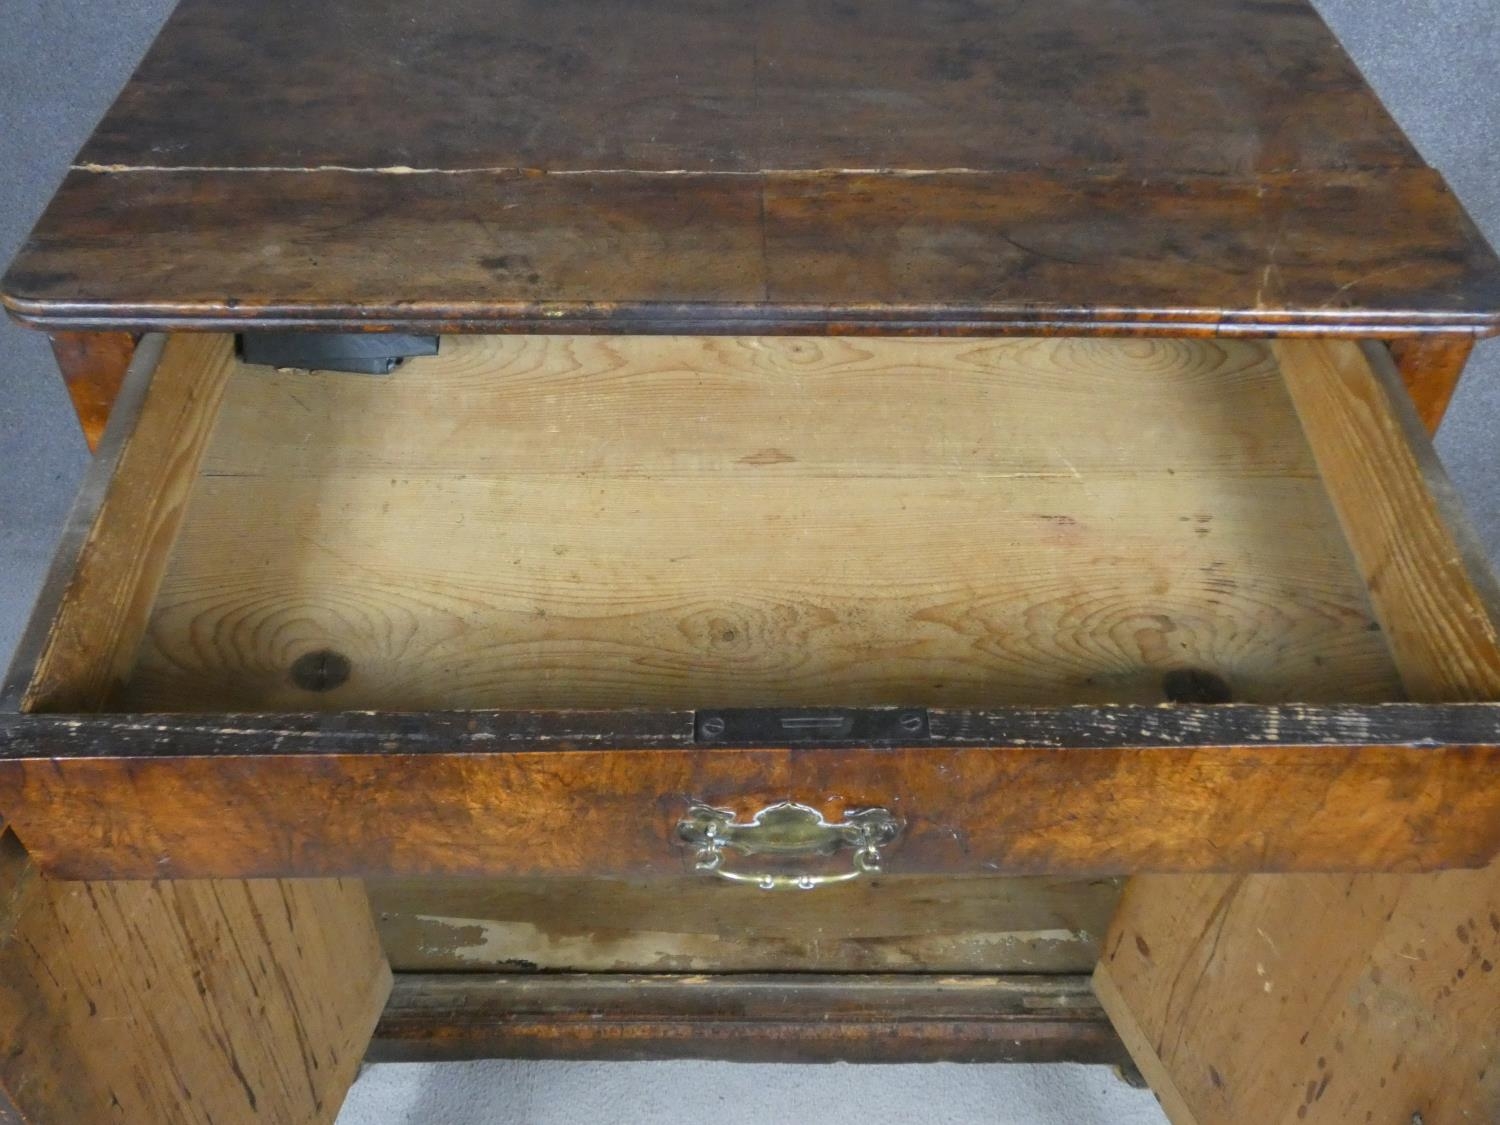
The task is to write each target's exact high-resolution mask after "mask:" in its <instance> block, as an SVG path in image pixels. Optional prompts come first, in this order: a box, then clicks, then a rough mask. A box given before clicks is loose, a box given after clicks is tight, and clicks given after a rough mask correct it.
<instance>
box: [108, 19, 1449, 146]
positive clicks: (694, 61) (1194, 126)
mask: <svg viewBox="0 0 1500 1125" xmlns="http://www.w3.org/2000/svg"><path fill="white" fill-rule="evenodd" d="M409 17H410V10H409V8H408V7H407V6H406V5H405V4H403V3H401V2H400V0H324V2H323V3H320V4H319V5H318V6H317V7H316V8H311V9H310V8H308V7H307V6H306V5H303V4H298V3H296V2H295V0H244V2H242V3H239V4H235V5H232V6H226V5H223V4H219V3H215V2H214V0H187V2H185V3H183V4H182V5H180V6H179V8H178V9H177V11H176V12H175V13H174V15H173V16H172V18H171V20H170V21H169V23H168V24H167V26H166V28H165V30H164V32H163V34H162V36H161V38H160V39H159V40H158V41H157V43H156V45H155V46H154V47H153V48H152V50H151V52H150V54H149V55H148V56H147V58H146V60H145V62H144V63H143V64H142V66H141V68H140V70H139V72H138V73H137V74H136V76H135V77H134V78H133V79H132V81H131V83H130V86H129V87H128V88H127V89H126V91H125V93H124V95H123V96H122V97H121V98H120V100H119V101H118V102H117V103H116V105H115V106H114V108H113V109H112V110H111V111H110V113H109V115H108V116H107V117H106V119H105V120H104V122H103V123H102V125H101V126H100V128H99V130H98V132H97V133H96V135H95V136H94V138H93V139H92V140H91V141H90V142H89V144H88V146H87V147H86V148H85V149H84V151H83V153H82V155H81V156H80V163H85V164H98V165H105V166H126V167H132V166H139V165H156V166H159V165H163V164H166V165H172V166H187V167H200V166H212V167H247V166H248V167H264V166H268V165H270V166H284V165H294V166H297V167H304V168H317V167H320V166H326V165H340V166H353V167H360V168H370V167H385V166H392V165H396V166H407V167H416V168H443V169H460V168H474V167H480V168H494V167H504V168H532V169H539V170H552V171H560V170H569V171H577V170H585V169H598V168H629V169H635V170H642V171H645V170H651V171H671V170H692V171H758V170H760V169H764V168H880V169H913V168H917V169H923V168H926V169H932V168H981V169H997V168H1008V169H1031V168H1037V167H1043V168H1054V167H1066V168H1091V169H1097V168H1110V167H1116V168H1120V169H1123V170H1128V171H1129V172H1131V173H1132V174H1142V173H1145V172H1148V171H1153V170H1163V169H1169V170H1171V171H1174V172H1192V171H1196V172H1202V173H1219V174H1226V173H1235V172H1245V171H1252V170H1254V171H1261V170H1274V169H1297V168H1308V169H1315V170H1328V169H1344V168H1350V167H1379V168H1385V167H1390V166H1419V165H1420V159H1419V158H1418V156H1417V155H1416V153H1415V151H1414V150H1413V149H1412V146H1411V145H1410V143H1409V142H1408V141H1407V140H1406V139H1405V138H1404V137H1403V136H1402V134H1401V132H1400V130H1399V128H1398V127H1397V126H1396V124H1395V122H1394V121H1392V119H1391V117H1390V115H1389V114H1388V113H1386V112H1385V111H1384V110H1383V109H1382V108H1381V106H1380V104H1379V102H1378V101H1377V100H1376V99H1375V97H1374V95H1373V94H1372V93H1371V92H1370V90H1369V88H1368V87H1367V86H1366V85H1365V83H1364V82H1363V80H1362V79H1361V77H1360V75H1359V72H1358V70H1357V69H1356V68H1355V66H1354V64H1353V63H1352V62H1351V61H1350V59H1349V58H1348V56H1347V55H1346V54H1345V53H1344V51H1343V50H1342V49H1341V48H1340V47H1339V45H1338V42H1337V40H1336V39H1335V38H1334V37H1333V35H1332V34H1331V33H1330V32H1329V31H1328V29H1327V28H1326V27H1325V26H1324V25H1323V23H1322V22H1321V21H1320V20H1319V18H1318V16H1317V14H1316V12H1315V11H1314V10H1313V8H1312V7H1311V6H1310V5H1308V4H1305V3H1280V4H1274V5H1268V4H1264V3H1257V2H1255V0H1222V2H1220V3H1217V4H1215V5H1213V6H1212V7H1211V8H1205V6H1204V5H1203V4H1201V3H1197V2H1196V0H1156V2H1155V3H1152V4H1146V5H1142V4H1139V3H1133V2H1131V0H1059V2H1057V3H1054V4H1047V5H1035V4H1021V5H1017V4H1012V3H1007V2H1005V0H901V2H898V0H871V2H868V3H864V4H861V5H858V6H850V5H848V4H844V3H840V2H839V0H763V2H762V3H759V4H756V5H753V6H747V5H742V4H735V3H732V2H731V0H650V2H647V3H637V4H633V5H630V6H629V7H622V8H618V9H601V8H599V7H598V5H595V4H590V3H588V2H587V0H554V2H553V3H549V4H544V5H538V4H531V3H526V2H525V0H439V2H437V3H434V4H431V5H429V7H428V9H427V10H426V11H425V12H424V15H423V19H421V20H420V21H418V22H417V23H416V24H413V23H412V22H411V21H410V18H409ZM185 89H190V90H192V91H193V92H194V96H193V97H186V98H185V97H183V96H181V95H182V91H183V90H185ZM331 89H337V90H340V91H342V92H343V94H342V96H340V97H337V98H333V97H330V96H329V94H328V91H329V90H331ZM371 122H378V123H379V126H380V127H379V128H378V129H372V128H370V127H369V123H371Z"/></svg>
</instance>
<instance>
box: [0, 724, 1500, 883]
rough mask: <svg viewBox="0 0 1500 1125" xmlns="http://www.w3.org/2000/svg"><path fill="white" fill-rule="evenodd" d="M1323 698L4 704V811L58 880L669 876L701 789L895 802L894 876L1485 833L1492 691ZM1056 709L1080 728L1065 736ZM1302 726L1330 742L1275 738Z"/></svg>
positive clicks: (1436, 852)
mask: <svg viewBox="0 0 1500 1125" xmlns="http://www.w3.org/2000/svg"><path fill="white" fill-rule="evenodd" d="M1336 710H1337V712H1338V714H1339V716H1340V717H1339V718H1337V719H1336V720H1328V721H1324V722H1321V723H1319V722H1316V721H1313V720H1312V719H1309V718H1308V717H1307V716H1304V717H1302V718H1300V719H1299V717H1298V715H1297V709H1295V708H1291V709H1285V708H1280V709H1278V708H1271V709H1258V708H1234V709H1230V708H1226V709H1225V711H1224V718H1223V719H1222V720H1221V719H1216V718H1214V717H1213V713H1212V712H1208V713H1206V714H1205V713H1204V712H1201V711H1200V712H1195V713H1194V714H1192V715H1184V716H1182V719H1181V720H1179V721H1177V722H1172V721H1168V722H1165V723H1161V724H1159V725H1158V724H1157V723H1155V722H1153V721H1151V720H1150V719H1148V718H1147V716H1148V715H1149V714H1150V712H1151V709H1126V708H1121V709H1119V710H1118V711H1115V710H1112V709H1085V708H1079V709H1065V710H1064V711H1063V712H1053V713H1051V724H1052V725H1051V727H1050V728H1049V727H1048V726H1047V719H1048V716H1047V715H1045V714H1043V713H1040V712H1038V713H1031V715H1030V717H1029V718H1027V717H1026V713H1020V714H1019V715H1018V714H1017V713H1008V712H995V713H991V714H987V715H986V714H979V715H971V716H969V717H968V718H966V719H964V720H962V721H957V722H955V721H952V720H951V718H950V717H949V716H945V715H941V714H939V715H936V716H934V721H935V728H936V729H938V730H945V731H947V732H948V733H949V734H951V735H952V738H951V739H949V740H946V741H945V740H944V739H943V738H942V737H939V738H936V739H934V740H932V741H930V742H927V743H924V744H921V745H912V746H894V747H881V748H868V747H858V746H856V747H823V746H798V747H787V746H780V747H746V748H728V747H718V748H703V747H698V748H693V747H690V746H689V745H688V744H687V742H686V740H685V736H684V734H683V733H682V730H681V725H678V726H673V725H668V726H666V727H665V728H663V727H662V726H661V725H658V724H657V723H656V721H655V720H652V719H650V718H649V717H647V718H642V719H637V720H635V721H638V722H644V723H645V724H646V727H647V728H648V731H650V732H652V733H651V737H650V738H647V739H642V740H641V742H638V743H632V742H631V741H630V739H631V735H630V732H629V731H628V730H622V732H621V736H620V737H618V738H615V739H613V740H611V738H610V735H609V732H608V731H607V730H606V729H605V728H606V727H609V726H610V724H612V723H613V722H616V721H617V720H615V719H612V718H610V717H608V716H597V717H595V718H594V719H593V720H592V725H587V724H586V725H584V726H581V727H577V728H576V729H574V730H573V731H572V733H571V734H558V735H555V736H554V737H552V738H550V739H549V738H546V737H536V738H534V740H533V741H532V742H530V743H529V744H528V743H526V742H525V741H524V740H522V741H521V742H519V743H511V744H509V748H505V749H502V748H500V747H504V746H507V743H505V742H504V741H502V740H500V739H498V738H492V737H490V736H491V735H492V734H494V729H492V728H491V727H490V725H489V723H490V722H492V721H493V720H487V719H486V718H485V717H483V716H469V717H463V716H457V717H448V718H446V719H444V718H442V717H424V716H415V715H414V716H404V717H402V716H376V715H366V716H363V717H359V716H353V717H336V716H335V717H326V718H314V717H303V718H301V719H293V720H290V721H283V720H282V719H281V717H279V716H278V717H275V718H259V719H257V718H251V717H240V716H227V717H223V716H221V717H206V718H191V719H163V718H126V719H124V720H109V719H102V718H76V717H74V718H69V717H57V718H50V719H49V718H46V717H21V718H17V719H11V720H8V721H7V723H6V727H5V732H4V735H3V738H4V741H5V744H6V752H5V755H4V757H3V759H0V808H4V809H5V810H6V813H7V815H8V816H10V817H11V819H12V822H13V824H14V826H15V830H16V832H17V834H18V835H19V836H20V837H21V838H22V840H23V841H24V842H25V843H26V845H27V847H28V849H29V850H30V851H31V852H32V854H33V856H35V857H36V859H37V860H38V862H39V863H41V864H42V865H43V867H44V869H46V870H47V871H48V872H49V873H52V874H56V875H61V876H65V877H75V878H83V877H88V878H148V877H164V878H188V877H221V876H313V875H377V874H389V875H425V874H430V875H453V876H478V875H514V876H551V875H591V876H600V877H610V878H629V877H636V876H646V875H655V874H666V873H678V872H681V871H684V870H686V869H687V867H688V860H687V857H686V855H685V854H684V851H683V849H682V848H681V847H679V846H678V845H677V843H676V841H677V833H676V825H677V823H678V821H679V820H680V819H681V818H682V816H683V815H684V813H685V811H686V810H687V808H688V807H689V806H690V805H691V804H693V803H695V802H703V803H706V804H709V805H713V806H715V807H720V808H727V809H731V810H733V811H735V812H736V813H737V814H738V815H740V816H742V817H749V816H753V815H754V814H755V813H756V812H757V811H759V810H760V809H762V808H764V807H766V806H767V805H770V804H773V803H776V802H778V801H784V800H787V799H793V800H797V801H800V802H803V803H805V804H809V805H812V806H814V807H816V808H818V809H820V810H823V811H824V813H825V815H829V816H840V815H842V814H843V812H844V811H846V810H852V809H860V808H871V807H883V808H886V809H889V810H891V811H892V812H893V813H895V814H896V815H897V816H899V817H900V818H901V819H902V820H903V821H904V831H903V832H902V833H901V835H900V837H899V839H898V840H897V841H896V842H895V843H894V844H893V845H892V846H891V848H890V861H889V864H890V870H891V871H893V872H901V873H922V872H972V873H976V874H982V873H985V872H997V873H1013V874H1066V875H1113V874H1121V873H1127V872H1137V871H1161V872H1175V871H1222V870H1265V871H1283V870H1284V871H1320V870H1322V871H1326V870H1351V871H1353V870H1403V871H1405V870H1419V869H1430V868H1434V867H1446V866H1475V865H1479V864H1482V863H1484V862H1486V861H1487V860H1488V859H1489V858H1490V857H1491V856H1492V855H1494V854H1495V852H1496V851H1497V849H1500V787H1496V786H1495V785H1494V784H1493V779H1494V776H1495V770H1496V769H1497V768H1500V746H1497V743H1500V739H1497V738H1496V737H1495V734H1496V728H1495V722H1494V715H1495V711H1494V709H1493V708H1485V707H1456V708H1448V707H1432V708H1420V707H1417V708H1400V707H1396V708H1393V709H1391V710H1390V711H1389V712H1387V710H1386V709H1385V708H1380V707H1376V708H1369V709H1365V710H1364V711H1363V713H1362V712H1361V710H1360V709H1357V708H1355V709H1336ZM1069 712H1073V716H1072V717H1073V718H1075V719H1077V718H1080V717H1087V718H1088V719H1089V720H1091V721H1092V722H1093V724H1094V725H1093V728H1092V733H1088V732H1085V731H1083V730H1080V731H1079V733H1078V737H1077V738H1076V739H1073V738H1069V737H1067V734H1066V731H1065V729H1064V728H1063V727H1061V726H1060V723H1061V722H1065V721H1067V719H1068V718H1069ZM1173 712H1174V709H1170V708H1162V709H1160V710H1159V712H1158V714H1160V715H1161V716H1163V717H1166V716H1170V715H1172V714H1173ZM1308 714H1309V715H1312V716H1314V717H1316V714H1317V709H1314V710H1312V711H1309V713H1308ZM1387 716H1388V717H1387ZM1195 717H1196V718H1197V719H1198V721H1199V722H1200V724H1201V725H1200V726H1199V727H1198V728H1197V729H1192V728H1191V723H1192V722H1193V721H1194V718H1195ZM1283 717H1284V718H1285V720H1286V721H1287V723H1288V730H1287V732H1286V734H1285V735H1283V734H1282V733H1281V732H1280V731H1279V730H1278V729H1277V727H1276V724H1278V723H1280V722H1281V721H1282V718H1283ZM1247 719H1248V720H1250V722H1249V723H1246V720H1247ZM1012 720H1016V721H1017V722H1018V725H1017V726H1014V727H1010V728H1007V724H1008V723H1010V722H1011V721H1012ZM1131 720H1135V721H1136V722H1137V723H1138V724H1139V728H1138V729H1137V730H1135V731H1131V730H1130V729H1129V722H1130V721H1131ZM1310 721H1313V728H1314V730H1315V731H1316V732H1318V734H1319V737H1321V738H1324V739H1326V740H1327V741H1325V742H1315V741H1312V740H1303V741H1295V740H1294V741H1292V742H1286V741H1282V739H1283V738H1294V739H1295V736H1296V734H1298V733H1302V732H1301V731H1299V729H1298V728H1299V726H1304V727H1305V724H1307V723H1308V722H1310ZM672 723H674V724H682V725H685V724H683V723H682V719H681V717H678V718H676V719H673V720H672ZM944 723H947V724H948V725H947V726H946V727H945V726H944ZM471 724H472V725H471ZM1236 724H1238V725H1236ZM498 729H501V730H503V729H504V720H501V721H500V723H499V726H498ZM1361 729H1364V730H1366V731H1367V732H1368V734H1367V736H1366V738H1365V740H1364V741H1360V740H1359V739H1360V736H1359V731H1360V730H1361ZM590 733H592V734H594V735H599V736H602V737H600V738H599V739H598V740H597V741H591V740H590V739H589V737H588V735H589V734H590ZM1133 735H1134V736H1142V735H1144V736H1145V737H1146V738H1148V739H1152V740H1154V741H1155V743H1156V744H1155V745H1146V746H1134V747H1132V746H1127V745H1119V744H1118V743H1119V742H1123V741H1127V740H1128V739H1129V738H1131V737H1132V736H1133ZM1018 736H1019V737H1021V738H1022V741H1020V742H1013V743H1011V744H1005V743H1003V742H1002V741H1001V739H1003V738H1005V737H1012V738H1016V737H1018ZM1026 738H1029V739H1030V741H1029V742H1027V741H1025V739H1026ZM1111 739H1114V740H1116V744H1111V741H1110V740H1111ZM1173 740H1179V741H1173ZM1257 740H1265V741H1264V743H1263V744H1262V743H1261V742H1259V741H1257ZM1384 740H1389V741H1384ZM611 741H613V744H612V745H611ZM1075 741H1076V742H1078V743H1081V744H1082V745H1081V746H1075V745H1071V743H1073V742H1075ZM1223 741H1228V742H1230V743H1233V744H1230V745H1225V744H1222V742H1223ZM642 743H645V744H644V745H643V744H642ZM653 743H654V744H653ZM833 862H835V863H837V857H835V860H834V861H833Z"/></svg>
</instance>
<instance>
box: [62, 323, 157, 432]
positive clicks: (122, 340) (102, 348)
mask: <svg viewBox="0 0 1500 1125" xmlns="http://www.w3.org/2000/svg"><path fill="white" fill-rule="evenodd" d="M51 339H52V354H53V355H54V356H56V357H57V366H58V367H60V368H61V369H62V375H63V381H64V382H65V383H67V385H68V395H69V397H71V398H72V400H73V409H74V410H75V411H77V413H78V421H79V422H80V423H81V424H82V426H83V436H84V437H85V438H87V439H88V443H89V449H90V450H94V449H98V448H99V439H100V437H102V436H103V434H104V424H105V423H106V422H108V421H109V412H110V408H111V407H113V406H114V404H115V399H116V398H117V397H118V396H119V394H120V386H121V384H122V383H123V382H124V380H125V369H126V368H127V367H129V366H130V357H131V356H133V355H134V354H135V345H136V337H135V336H134V335H133V334H132V333H130V332H54V333H52V336H51Z"/></svg>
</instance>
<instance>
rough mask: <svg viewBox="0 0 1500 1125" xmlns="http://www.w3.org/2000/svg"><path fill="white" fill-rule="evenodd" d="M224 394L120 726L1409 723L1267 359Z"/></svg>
mask: <svg viewBox="0 0 1500 1125" xmlns="http://www.w3.org/2000/svg"><path fill="white" fill-rule="evenodd" d="M215 354H219V353H215ZM174 375H175V372H174ZM188 377H189V378H190V377H191V376H188ZM228 382H229V386H228V388H227V391H226V398H225V401H224V405H223V409H222V410H221V412H220V416H219V420H218V423H217V427H216V428H215V430H214V432H213V436H212V437H211V438H210V439H209V443H208V447H207V449H206V450H205V452H204V454H203V458H204V459H203V464H202V467H201V470H200V472H199V474H198V478H197V480H196V482H195V483H194V484H193V485H192V495H191V497H190V498H189V500H188V503H187V508H186V511H185V512H184V513H183V516H182V518H183V521H184V522H183V526H182V531H181V533H180V535H179V536H178V538H177V542H176V546H175V548H174V550H173V553H172V555H171V557H170V559H169V560H168V561H167V562H166V564H165V575H164V577H162V579H161V586H160V592H159V594H158V595H157V596H156V598H155V602H154V608H153V609H152V611H151V615H150V622H149V626H148V627H147V630H146V639H145V643H144V644H143V646H142V647H141V648H140V650H139V654H138V657H137V659H136V661H135V665H134V667H133V669H131V670H130V671H129V672H128V673H125V674H122V675H121V676H120V680H121V682H122V684H123V687H122V688H121V689H120V690H119V691H118V692H117V693H116V694H115V697H114V699H113V700H112V704H111V705H112V706H114V707H117V708H120V709H124V710H133V711H189V710H210V709H212V710H225V711H233V710H251V711H262V710H289V711H297V710H306V709H318V710H339V709H349V708H376V709H383V710H403V709H411V710H420V709H448V708H455V707H483V708H494V707H521V708H533V707H541V708H550V707H562V708H579V707H638V706H659V707H693V706H702V707H709V706H729V705H744V706H787V705H799V706H809V705H818V704H821V705H827V706H848V705H873V704H889V705H900V704H915V703H922V704H934V705H936V704H941V705H946V706H988V705H998V704H1003V703H1018V704H1021V703H1031V704H1035V703H1078V702H1163V701H1166V700H1169V699H1172V698H1176V695H1175V694H1174V689H1173V684H1174V683H1175V682H1176V680H1175V678H1174V677H1176V678H1180V676H1181V674H1182V673H1184V672H1188V671H1191V670H1193V669H1199V670H1203V671H1206V672H1208V673H1211V674H1212V675H1215V676H1217V677H1219V678H1220V679H1221V680H1223V681H1224V683H1225V685H1226V688H1225V690H1226V691H1227V692H1228V693H1229V697H1230V698H1233V699H1236V700H1239V701H1241V702H1274V701H1278V700H1285V699H1295V700H1299V701H1304V702H1306V701H1340V702H1354V701H1378V700H1384V699H1391V698H1399V694H1398V693H1399V689H1398V687H1397V685H1396V683H1395V679H1394V675H1393V673H1392V671H1391V666H1390V659H1389V655H1388V653H1387V651H1386V645H1385V641H1384V639H1383V637H1382V635H1381V634H1380V632H1379V630H1378V629H1376V628H1375V627H1374V619H1373V617H1372V615H1371V612H1370V609H1369V606H1368V602H1367V598H1366V594H1365V590H1364V587H1363V585H1362V583H1361V582H1360V581H1359V577H1358V574H1357V572H1356V571H1355V570H1354V568H1353V567H1352V566H1351V565H1350V563H1349V560H1348V557H1347V551H1346V548H1345V546H1344V543H1343V541H1342V539H1341V537H1340V535H1339V533H1338V529H1337V521H1336V518H1335V516H1334V514H1333V511H1332V509H1331V508H1330V506H1329V505H1328V502H1327V499H1326V496H1325V493H1324V489H1323V485H1322V483H1321V481H1320V480H1319V479H1318V476H1317V471H1316V468H1315V466H1314V465H1313V462H1312V457H1311V454H1310V452H1309V450H1308V448H1307V445H1306V442H1305V441H1304V440H1303V438H1302V437H1301V435H1300V433H1299V432H1298V428H1297V424H1296V418H1295V414H1294V412H1293V410H1292V406H1291V403H1290V401H1289V399H1288V398H1287V395H1286V392H1285V389H1284V388H1283V386H1282V384H1281V375H1280V373H1279V371H1278V369H1277V366H1276V363H1275V362H1274V359H1273V358H1272V356H1271V355H1270V354H1269V352H1268V351H1267V350H1266V348H1265V346H1264V345H1263V344H1259V343H1251V342H1233V341H1219V342H1211V341H1203V342H1197V341H1136V342H1129V341H1122V340H1095V341H1087V340H1006V341H988V342H983V341H970V342H964V341H941V340H868V341H866V340H857V341H856V340H812V339H764V338H731V339H716V338H701V337H697V338H675V339H662V338H648V337H632V338H611V339H605V338H599V337H537V338H519V337H497V338H488V339H472V338H462V339H449V340H446V341H445V343H444V350H443V354H442V355H441V356H439V357H437V358H434V359H424V360H415V361H412V362H411V363H409V364H408V365H407V366H406V367H404V368H402V369H401V370H400V371H398V372H397V373H396V374H394V375H392V376H390V377H386V378H381V379H372V378H369V377H367V376H358V375H353V376H337V375H329V374H327V373H321V372H320V373H312V374H309V373H307V372H282V373H277V372H273V371H270V370H268V369H240V370H238V371H236V373H235V374H234V376H233V377H232V378H230V379H229V381H228ZM320 654H321V655H320ZM312 657H317V658H318V659H320V660H321V661H323V664H322V665H320V667H321V666H326V665H327V664H328V662H330V661H332V662H335V663H337V664H338V666H339V668H340V670H341V672H342V673H343V674H342V675H341V676H340V677H338V678H336V679H334V678H323V679H321V680H318V681H316V682H313V681H310V680H308V679H306V678H304V677H299V674H298V667H299V662H301V661H306V660H308V659H310V658H312ZM319 689H321V690H319ZM49 690H50V689H49ZM44 697H45V698H47V699H49V700H51V701H50V702H48V703H47V704H46V708H47V709H48V710H67V709H70V708H69V707H68V705H67V703H66V702H65V701H64V700H65V696H63V695H44V693H41V692H34V693H33V698H35V699H38V700H40V699H42V698H44Z"/></svg>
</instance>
